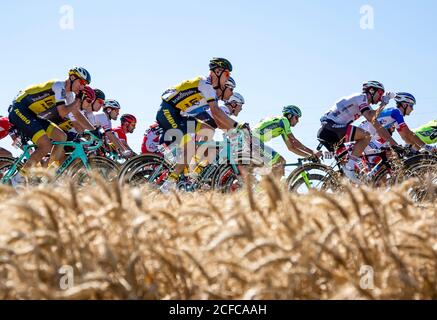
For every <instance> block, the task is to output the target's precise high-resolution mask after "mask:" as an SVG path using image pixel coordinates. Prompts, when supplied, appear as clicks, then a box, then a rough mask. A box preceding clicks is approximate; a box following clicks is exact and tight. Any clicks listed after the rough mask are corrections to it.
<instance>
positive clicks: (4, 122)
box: [0, 117, 12, 157]
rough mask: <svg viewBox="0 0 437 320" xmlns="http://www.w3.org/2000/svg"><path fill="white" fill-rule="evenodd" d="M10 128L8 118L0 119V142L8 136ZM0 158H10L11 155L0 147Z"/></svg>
mask: <svg viewBox="0 0 437 320" xmlns="http://www.w3.org/2000/svg"><path fill="white" fill-rule="evenodd" d="M11 126H12V125H11V123H10V122H9V118H8V117H0V140H2V139H3V138H5V137H6V136H7V135H8V134H9V129H11ZM0 157H12V153H10V152H9V151H8V150H6V149H4V148H1V147H0Z"/></svg>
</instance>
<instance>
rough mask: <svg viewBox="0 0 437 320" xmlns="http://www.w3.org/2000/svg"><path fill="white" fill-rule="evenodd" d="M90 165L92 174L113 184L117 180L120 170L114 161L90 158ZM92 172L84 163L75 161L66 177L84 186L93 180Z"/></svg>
mask: <svg viewBox="0 0 437 320" xmlns="http://www.w3.org/2000/svg"><path fill="white" fill-rule="evenodd" d="M88 163H89V165H90V167H91V172H92V173H94V174H98V175H99V176H101V177H102V178H103V179H104V180H105V181H108V182H112V181H115V180H116V179H117V177H118V173H119V170H120V168H119V166H118V165H117V164H116V163H115V162H114V161H112V160H110V159H108V158H105V157H101V156H90V157H88ZM91 172H89V171H88V170H87V169H86V167H85V165H84V164H83V162H82V161H75V162H74V163H73V164H72V165H71V166H70V168H68V169H67V171H66V173H65V175H66V176H68V177H69V178H71V179H73V181H74V182H75V184H78V185H84V184H86V183H87V182H84V181H87V180H88V179H90V178H91ZM84 179H85V180H84Z"/></svg>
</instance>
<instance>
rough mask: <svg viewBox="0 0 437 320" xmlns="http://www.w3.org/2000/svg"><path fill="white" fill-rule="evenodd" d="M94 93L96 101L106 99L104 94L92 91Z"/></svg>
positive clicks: (95, 90)
mask: <svg viewBox="0 0 437 320" xmlns="http://www.w3.org/2000/svg"><path fill="white" fill-rule="evenodd" d="M94 93H95V94H96V99H102V100H105V99H106V97H105V93H104V92H103V91H102V90H100V89H94Z"/></svg>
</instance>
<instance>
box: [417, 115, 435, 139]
mask: <svg viewBox="0 0 437 320" xmlns="http://www.w3.org/2000/svg"><path fill="white" fill-rule="evenodd" d="M413 132H414V133H415V134H416V135H417V136H418V137H419V138H420V140H422V141H423V142H424V143H426V144H434V143H437V120H433V121H431V122H428V123H427V124H425V125H423V126H421V127H420V128H418V129H415V130H413Z"/></svg>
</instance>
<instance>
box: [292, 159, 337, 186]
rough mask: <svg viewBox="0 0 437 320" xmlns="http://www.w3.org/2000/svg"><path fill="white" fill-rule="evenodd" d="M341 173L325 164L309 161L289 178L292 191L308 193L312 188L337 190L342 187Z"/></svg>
mask: <svg viewBox="0 0 437 320" xmlns="http://www.w3.org/2000/svg"><path fill="white" fill-rule="evenodd" d="M339 179H340V175H339V174H338V173H337V172H335V171H334V170H333V169H332V168H331V167H328V166H326V165H323V164H317V163H308V164H304V165H303V166H301V167H299V168H297V169H295V170H294V171H293V172H291V173H290V175H289V176H288V178H287V186H288V190H289V191H290V192H298V193H306V192H308V191H309V190H311V189H316V190H324V191H328V192H335V191H338V190H339V189H340V188H341V184H340V180H339Z"/></svg>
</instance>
